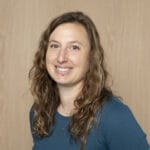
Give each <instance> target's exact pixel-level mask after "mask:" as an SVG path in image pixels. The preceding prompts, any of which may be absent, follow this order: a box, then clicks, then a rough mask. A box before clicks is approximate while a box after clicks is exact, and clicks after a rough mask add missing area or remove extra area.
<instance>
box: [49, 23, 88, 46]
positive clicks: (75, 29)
mask: <svg viewBox="0 0 150 150" xmlns="http://www.w3.org/2000/svg"><path fill="white" fill-rule="evenodd" d="M71 39H72V40H78V41H80V42H84V43H85V42H86V43H89V40H88V34H87V32H86V29H85V27H84V26H83V25H81V24H79V23H64V24H61V25H59V26H58V27H56V28H55V30H54V31H53V32H52V33H51V35H50V37H49V40H71Z"/></svg>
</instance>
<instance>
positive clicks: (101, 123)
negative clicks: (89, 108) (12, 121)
mask: <svg viewBox="0 0 150 150" xmlns="http://www.w3.org/2000/svg"><path fill="white" fill-rule="evenodd" d="M32 120H33V110H32V109H31V112H30V125H31V128H32ZM69 120H70V118H69V117H65V116H62V115H61V114H59V113H56V115H55V126H54V129H53V133H52V134H51V135H49V136H48V137H44V138H38V137H37V136H36V134H35V133H32V136H33V148H32V150H79V149H80V148H79V147H80V144H79V143H75V142H74V141H73V140H70V134H69V132H68V129H67V125H68V123H69ZM96 120H97V122H98V126H97V127H94V126H93V128H92V129H91V131H90V132H89V134H88V137H87V144H86V147H85V150H148V143H147V140H146V135H145V133H144V132H143V131H142V129H141V128H140V126H139V124H138V123H137V121H136V120H135V118H134V116H133V114H132V112H131V111H130V109H129V108H128V107H127V106H126V105H124V104H123V103H122V102H120V101H119V100H118V99H117V98H114V97H113V98H111V100H109V101H106V102H104V104H103V106H102V108H101V109H100V110H99V111H98V113H97V114H96Z"/></svg>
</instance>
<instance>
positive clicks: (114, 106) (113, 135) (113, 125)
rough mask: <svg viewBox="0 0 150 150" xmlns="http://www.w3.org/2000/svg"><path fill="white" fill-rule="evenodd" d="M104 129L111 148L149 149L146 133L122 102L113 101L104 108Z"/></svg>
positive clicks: (116, 149) (124, 149)
mask: <svg viewBox="0 0 150 150" xmlns="http://www.w3.org/2000/svg"><path fill="white" fill-rule="evenodd" d="M102 130H103V134H104V136H105V140H106V143H107V147H108V149H109V150H148V147H149V146H148V143H147V140H146V135H145V133H144V132H143V131H142V129H141V127H140V126H139V124H138V123H137V121H136V120H135V118H134V116H133V114H132V112H131V111H130V109H129V108H128V107H127V106H126V105H124V104H123V103H121V102H117V101H114V102H111V103H110V104H108V105H107V106H106V107H105V108H104V110H103V112H102Z"/></svg>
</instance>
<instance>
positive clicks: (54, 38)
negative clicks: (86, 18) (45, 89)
mask: <svg viewBox="0 0 150 150" xmlns="http://www.w3.org/2000/svg"><path fill="white" fill-rule="evenodd" d="M89 51H90V44H89V40H88V35H87V32H86V30H85V28H84V27H83V26H82V25H80V24H77V23H65V24H61V25H59V26H58V27H57V28H56V29H55V30H54V31H53V32H52V34H51V35H50V37H49V45H48V49H47V53H46V66H47V70H48V73H49V75H50V76H51V77H52V79H53V80H54V81H55V82H56V83H57V84H58V86H60V85H61V86H73V85H76V84H83V80H84V78H85V74H86V72H87V71H88V69H89Z"/></svg>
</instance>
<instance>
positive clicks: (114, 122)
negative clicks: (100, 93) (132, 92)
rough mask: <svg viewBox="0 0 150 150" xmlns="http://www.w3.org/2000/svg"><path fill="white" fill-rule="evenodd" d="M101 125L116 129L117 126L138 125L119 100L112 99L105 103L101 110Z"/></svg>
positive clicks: (130, 112)
mask: <svg viewBox="0 0 150 150" xmlns="http://www.w3.org/2000/svg"><path fill="white" fill-rule="evenodd" d="M101 123H102V124H103V126H105V127H109V128H115V127H117V128H118V125H124V126H125V124H130V125H133V124H137V127H138V123H137V121H136V119H135V117H134V115H133V113H132V111H131V110H130V108H129V107H128V106H127V105H125V104H124V103H123V102H122V101H121V100H120V99H118V98H116V97H112V98H110V99H109V100H107V101H105V102H104V103H103V105H102V108H101Z"/></svg>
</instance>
